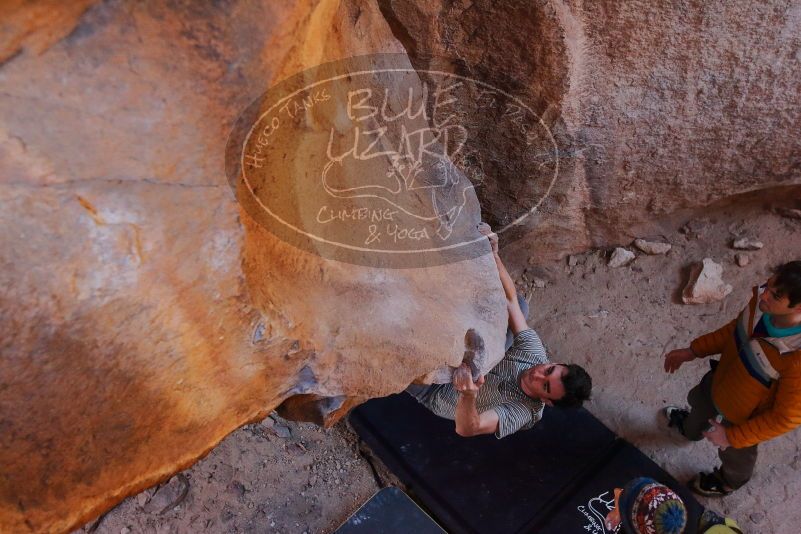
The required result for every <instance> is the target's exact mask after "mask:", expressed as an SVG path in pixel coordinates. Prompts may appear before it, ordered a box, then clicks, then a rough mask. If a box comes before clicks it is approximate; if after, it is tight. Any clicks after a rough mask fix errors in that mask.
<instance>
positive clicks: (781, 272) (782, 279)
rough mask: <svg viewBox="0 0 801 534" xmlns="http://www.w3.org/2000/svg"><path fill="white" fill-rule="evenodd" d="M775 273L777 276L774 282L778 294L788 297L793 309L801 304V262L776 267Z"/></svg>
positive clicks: (791, 262)
mask: <svg viewBox="0 0 801 534" xmlns="http://www.w3.org/2000/svg"><path fill="white" fill-rule="evenodd" d="M773 272H774V274H775V276H776V278H774V281H773V285H774V286H775V287H776V293H777V294H778V295H779V296H781V297H787V299H788V300H789V301H790V307H791V308H792V307H794V306H795V305H796V304H798V303H799V302H801V261H789V262H787V263H784V264H782V265H779V266H778V267H776V269H775V270H774V271H773Z"/></svg>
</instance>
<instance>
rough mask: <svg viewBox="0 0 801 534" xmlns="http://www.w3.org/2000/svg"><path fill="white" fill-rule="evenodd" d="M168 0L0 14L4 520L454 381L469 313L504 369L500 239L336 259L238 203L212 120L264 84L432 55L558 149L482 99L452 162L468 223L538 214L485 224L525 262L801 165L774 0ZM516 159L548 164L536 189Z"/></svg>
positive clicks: (94, 505)
mask: <svg viewBox="0 0 801 534" xmlns="http://www.w3.org/2000/svg"><path fill="white" fill-rule="evenodd" d="M163 4H164V5H161V4H159V3H148V5H141V4H140V3H130V4H122V3H112V2H105V3H96V4H95V3H92V2H40V3H37V4H35V5H32V4H29V3H22V2H6V3H5V4H4V5H3V7H2V8H0V15H1V16H2V19H3V22H4V24H3V25H2V29H0V90H1V93H0V95H1V96H0V206H1V207H2V209H0V222H2V226H1V227H0V228H2V231H0V262H2V269H0V287H1V288H2V289H0V343H2V345H0V347H1V349H0V350H1V351H2V353H1V355H0V356H1V357H0V531H4V532H5V531H9V532H23V531H37V532H65V531H68V530H69V529H71V528H73V527H75V526H76V525H79V524H81V522H83V521H86V520H88V519H90V518H92V517H95V516H97V515H98V514H100V513H101V512H102V511H104V510H106V509H108V508H109V507H111V506H113V505H114V504H115V503H117V502H119V501H120V500H122V499H123V498H125V497H126V496H127V495H130V494H132V493H134V492H136V491H139V490H141V489H144V488H146V487H148V486H150V485H152V484H155V483H157V482H159V481H161V480H164V479H166V478H167V477H169V476H170V475H171V474H173V473H175V472H176V471H178V470H180V469H181V468H183V467H186V466H188V465H190V464H191V463H193V462H194V461H196V460H197V459H198V458H200V457H202V456H203V455H204V454H205V453H206V452H208V451H209V450H210V449H211V448H212V447H214V445H215V444H217V443H218V442H219V441H220V440H221V439H222V438H223V437H224V436H225V435H227V434H228V433H230V432H231V431H233V430H234V429H236V428H238V427H239V426H241V425H243V424H245V423H247V422H249V421H253V420H257V419H259V418H261V417H264V416H265V415H266V414H267V413H268V412H269V411H271V410H273V409H275V408H276V407H279V406H280V409H281V410H282V411H283V413H286V414H289V415H291V416H294V417H301V418H307V419H312V420H316V421H317V422H319V423H321V424H330V423H332V422H334V421H335V420H337V419H338V418H339V417H341V416H342V415H343V414H344V413H345V412H346V411H347V409H348V408H350V407H352V406H353V405H355V404H357V403H358V402H361V401H363V400H364V399H366V398H369V397H373V396H379V395H386V394H389V393H391V392H395V391H400V390H402V389H403V388H404V387H405V386H406V385H408V384H409V383H410V382H412V381H414V380H422V381H445V380H447V379H448V368H449V366H453V365H456V364H458V363H459V361H460V360H461V358H462V351H463V349H464V347H463V340H464V335H465V332H466V331H467V330H468V329H469V328H474V329H476V330H477V331H479V333H480V334H481V335H482V337H483V339H484V341H485V343H486V345H487V347H488V356H487V358H486V360H485V361H484V362H483V363H482V367H483V368H484V369H485V370H486V369H487V368H489V367H491V366H492V365H493V363H494V362H495V361H496V360H497V359H498V358H500V356H501V354H500V353H501V351H502V339H503V333H504V328H505V321H506V317H505V305H504V301H503V297H502V294H501V289H500V284H499V282H498V279H497V274H496V272H495V267H494V263H493V262H492V260H491V258H490V257H489V256H487V255H480V254H472V255H470V256H469V257H466V258H465V259H464V260H463V261H458V262H453V261H451V262H437V261H433V262H429V263H428V264H426V265H417V266H415V267H414V268H402V269H400V268H393V269H387V268H379V267H376V266H375V265H370V264H365V263H358V262H355V263H354V262H350V263H346V262H338V261H335V260H333V259H331V257H330V255H327V254H326V253H323V251H322V249H319V250H318V249H316V248H315V246H311V247H305V248H304V247H301V248H297V247H295V246H293V245H290V244H288V243H287V242H286V241H285V240H282V239H278V238H277V237H276V236H275V234H274V233H272V232H270V231H268V229H267V228H266V227H265V225H264V224H263V221H260V220H258V214H256V215H255V218H254V212H253V211H252V210H250V209H249V208H248V206H247V205H246V204H245V205H243V204H240V202H238V201H237V200H238V199H239V200H240V201H241V200H242V199H243V198H250V197H242V183H241V182H239V181H237V180H235V181H234V183H235V185H236V186H237V188H238V189H237V191H238V192H239V196H237V194H235V192H234V190H232V188H231V187H230V184H229V179H228V177H227V176H226V160H225V156H226V142H227V140H228V135H229V132H231V131H232V129H233V127H234V125H235V124H236V121H237V117H238V116H239V115H240V113H241V112H242V111H243V110H245V109H247V108H248V106H249V105H250V104H251V103H252V102H253V101H254V99H256V98H257V97H259V95H261V94H262V93H264V91H265V90H266V89H267V88H268V87H270V86H271V85H273V84H274V83H275V82H277V81H279V80H283V79H286V78H288V77H290V76H292V75H294V74H296V73H299V72H303V71H305V70H306V69H309V68H311V67H314V66H316V65H319V64H322V63H325V62H328V61H335V60H340V59H342V58H346V57H349V56H354V55H363V54H374V53H378V52H381V53H396V54H397V53H399V54H407V53H408V54H409V56H410V60H409V62H408V66H409V67H412V66H414V67H415V68H417V69H419V71H420V72H421V74H420V80H422V81H425V80H428V78H429V75H428V74H424V73H423V71H426V70H429V71H430V70H433V69H434V67H436V68H437V69H441V70H444V71H446V72H448V73H450V74H456V75H461V76H464V77H465V78H470V79H475V80H483V81H485V82H487V83H488V84H491V85H492V86H493V87H496V88H499V89H502V90H503V91H506V92H508V93H509V94H510V95H513V96H515V97H519V98H521V99H522V100H523V101H525V102H526V103H527V104H528V105H530V106H531V109H533V111H534V114H535V115H536V116H538V117H540V119H539V120H541V123H539V122H537V120H526V121H524V122H525V125H530V124H535V123H536V124H541V125H542V126H544V127H545V128H546V129H547V130H548V131H549V132H551V133H552V135H553V143H554V146H553V147H551V145H548V143H544V144H542V143H540V144H537V143H539V141H538V142H537V143H534V144H532V137H531V136H529V135H526V133H531V132H532V130H531V129H529V130H527V132H524V131H523V130H514V129H513V128H505V127H501V126H500V124H501V120H500V119H504V120H507V119H508V120H512V119H509V117H508V116H506V115H505V113H506V111H508V109H507V110H506V111H504V110H501V111H498V110H495V112H497V113H498V114H495V115H493V113H495V112H493V111H492V110H491V109H489V107H491V105H490V104H487V106H488V108H487V109H488V111H487V113H486V114H485V118H484V119H483V121H482V120H473V121H472V123H471V124H472V127H474V129H473V130H471V131H474V132H483V133H481V135H480V136H479V138H478V140H477V142H475V143H474V144H473V145H470V146H469V148H470V149H471V150H473V152H471V153H470V154H471V157H470V158H469V162H470V164H471V165H472V166H473V167H474V168H480V169H482V171H483V173H484V175H485V176H487V177H488V179H487V180H485V181H484V182H482V183H481V184H480V185H478V186H477V187H476V188H475V192H471V193H468V197H466V198H465V205H466V206H473V208H474V209H472V210H467V211H466V212H465V213H466V215H465V217H467V219H465V220H466V221H467V222H469V223H470V224H472V223H475V222H477V221H478V220H479V219H480V218H483V219H485V220H490V221H491V222H493V223H494V225H496V226H504V225H509V224H510V223H511V222H513V221H514V220H516V218H517V216H518V215H519V214H520V213H523V212H525V211H526V210H530V209H532V207H533V206H535V207H537V208H538V210H537V212H536V213H535V215H534V216H532V217H530V218H528V219H526V220H525V221H524V222H522V223H521V224H517V225H513V226H510V229H509V233H507V234H505V235H502V242H503V241H504V240H507V241H511V240H510V237H514V238H519V239H518V240H517V241H515V242H514V243H513V244H512V246H511V250H514V251H516V252H523V251H528V250H530V251H532V252H534V251H536V252H535V253H536V254H537V257H538V258H542V259H547V258H554V257H558V256H559V255H561V254H564V253H567V252H569V251H574V250H578V249H581V248H583V247H586V246H589V245H592V244H609V243H614V242H616V241H618V240H621V239H625V238H626V237H627V235H628V233H629V231H630V229H631V228H632V227H634V226H636V225H642V224H644V223H647V222H648V221H649V219H650V218H652V217H653V216H654V215H658V214H664V213H670V212H672V211H675V210H678V209H684V208H692V207H697V206H702V205H704V204H705V203H707V202H710V201H712V200H715V199H719V198H723V197H725V196H727V195H731V194H735V193H741V192H744V191H749V190H752V189H757V188H768V187H773V186H779V185H790V184H793V183H798V174H797V172H796V171H797V161H794V160H793V156H792V155H793V154H796V153H798V149H799V145H798V143H799V138H798V136H797V135H787V133H788V132H796V131H797V130H798V127H799V111H798V106H796V105H795V102H796V101H797V97H798V86H797V80H798V72H797V70H798V69H797V68H796V67H797V64H798V61H797V59H798V58H797V55H798V54H797V50H798V48H799V45H800V43H799V42H798V37H797V35H796V34H795V33H793V32H783V31H780V30H782V29H783V28H785V26H786V27H787V28H790V27H792V25H793V24H794V22H793V20H794V19H792V17H791V16H789V15H788V16H787V17H784V15H782V13H781V12H780V10H774V11H771V9H770V5H768V4H766V7H764V8H759V9H758V10H757V11H758V12H757V11H753V12H752V11H748V13H746V9H745V7H737V6H729V7H719V8H713V7H708V8H707V7H698V8H694V9H696V10H697V12H693V13H689V14H688V13H685V12H684V11H680V10H679V8H671V7H661V8H659V7H652V6H651V5H650V4H649V3H646V2H638V1H634V2H628V3H624V4H625V5H623V4H620V3H619V2H596V3H593V4H591V5H590V4H586V5H582V4H580V3H575V2H562V1H553V2H546V3H540V4H537V5H535V6H530V7H527V8H526V10H519V9H517V8H515V7H514V5H513V4H514V3H512V2H504V1H500V2H498V1H494V2H482V1H476V2H472V3H469V5H468V4H465V5H462V4H460V3H458V2H457V3H447V7H443V6H444V4H443V5H440V4H439V3H437V2H434V3H425V2H414V1H411V2H404V3H401V2H394V1H384V0H381V1H380V2H378V5H376V4H374V3H372V2H367V1H360V0H350V1H347V2H344V1H343V2H340V1H337V0H319V1H316V2H313V1H309V2H289V1H286V2H271V3H269V4H261V3H255V2H247V1H236V0H232V1H230V2H223V3H214V4H213V5H212V4H203V5H201V4H197V3H185V4H181V5H176V4H167V3H163ZM769 4H770V3H769ZM515 5H516V4H515ZM776 5H777V6H778V5H779V3H778V2H776ZM755 9H756V8H755ZM706 10H721V11H720V12H718V11H714V12H713V11H709V12H707V11H706ZM654 21H658V23H655V22H654ZM736 21H748V25H747V28H742V27H740V25H739V24H740V23H739V22H736ZM743 24H745V23H743ZM796 33H797V32H796ZM754 43H759V45H758V46H757V45H755V44H754ZM757 50H758V51H760V52H759V53H757V52H756V51H757ZM760 54H761V55H760ZM431 55H441V56H445V57H446V58H448V57H450V58H454V57H455V58H459V59H458V60H446V61H445V62H444V63H443V62H434V61H433V60H431V58H430V56H431ZM401 57H402V56H401ZM788 65H789V66H788ZM793 69H795V70H794V71H793ZM475 96H476V98H480V97H481V94H480V93H477V94H476V95H475ZM499 117H500V119H499ZM306 119H307V122H308V124H307V126H309V127H310V128H314V127H319V126H320V125H321V124H323V123H322V120H321V119H320V117H315V116H314V115H313V114H310V115H308V117H306ZM512 122H515V121H512ZM336 124H340V123H336ZM515 124H518V123H517V122H515ZM519 125H520V124H518V126H519ZM324 126H326V127H329V126H330V124H325V125H324ZM234 130H235V129H234ZM320 131H323V130H322V129H321V130H320ZM437 142H439V143H440V144H445V145H447V144H448V143H447V142H446V141H443V140H442V139H439V140H437ZM548 142H550V141H548ZM432 146H434V145H432ZM532 147H533V149H532ZM290 148H291V147H290ZM306 148H308V147H306ZM292 150H295V149H292ZM301 153H304V154H305V152H302V151H301V150H300V149H298V151H297V152H292V151H290V153H289V154H290V156H297V155H298V154H301ZM309 153H314V151H311V152H309ZM721 155H723V156H724V157H721ZM294 161H301V159H300V158H299V157H295V159H294ZM532 166H539V167H540V168H541V169H542V172H543V173H545V171H547V172H548V173H550V172H553V171H554V170H555V169H557V168H558V173H556V174H555V175H557V178H556V179H555V181H554V182H550V181H549V182H547V183H548V186H547V187H546V188H543V186H542V185H541V183H540V176H538V175H537V174H536V173H532V172H529V169H530V168H531V167H532ZM344 168H345V167H343V169H344ZM353 168H355V167H353ZM304 170H306V168H305V167H304V166H303V165H301V166H300V167H298V171H299V172H300V173H301V174H302V171H304ZM396 170H399V169H396ZM461 170H462V171H465V172H467V171H466V169H461ZM406 171H408V169H406V170H405V171H404V172H406ZM354 174H355V173H354V172H343V173H340V174H339V175H337V176H336V179H337V180H339V182H336V183H335V185H336V184H339V185H340V186H341V185H342V184H343V183H346V184H350V185H352V183H351V181H350V180H352V179H353V178H354ZM298 176H300V174H298ZM408 176H409V175H408V174H403V179H404V180H406V178H408ZM432 176H434V178H436V176H439V175H436V176H435V175H428V176H427V178H426V179H427V180H432V179H434V178H432ZM343 180H344V182H343ZM461 180H463V176H461V175H459V176H457V178H456V179H454V182H453V183H463V182H462V181H461ZM405 184H406V186H407V188H408V189H410V190H411V189H413V188H411V187H409V184H410V182H408V181H407V182H405ZM333 189H336V187H334V188H333ZM340 189H344V188H340ZM340 189H337V190H340ZM545 193H547V195H546V194H545ZM418 194H419V193H413V194H412V196H411V197H410V198H411V199H412V201H417V200H419V201H420V203H419V204H420V206H423V207H425V208H427V209H428V208H431V207H432V206H434V207H436V206H439V204H438V203H441V202H440V201H441V198H439V197H437V196H436V195H435V196H433V197H426V198H425V202H427V203H425V202H423V197H422V196H414V195H418ZM538 198H541V199H544V202H543V203H542V204H539V203H536V202H533V199H538ZM478 201H480V203H481V213H479V212H478V211H477V209H476V207H477V206H478ZM537 202H539V201H537ZM521 210H522V211H521ZM410 211H413V210H410ZM437 213H438V214H439V215H442V213H446V214H448V213H450V212H449V211H448V210H447V209H446V210H444V211H438V212H437ZM418 215H419V214H418ZM299 216H300V218H301V219H303V218H304V217H307V216H308V214H304V213H301V214H300V215H299ZM439 222H440V223H441V222H442V221H441V220H440V221H439ZM465 224H467V223H465ZM465 228H467V226H465ZM448 229H450V227H448ZM464 231H467V230H464ZM457 233H458V232H457ZM484 252H486V250H485V251H484ZM435 254H437V253H435ZM528 255H530V254H526V256H528Z"/></svg>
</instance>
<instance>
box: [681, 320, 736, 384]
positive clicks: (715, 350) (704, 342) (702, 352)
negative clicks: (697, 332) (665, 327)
mask: <svg viewBox="0 0 801 534" xmlns="http://www.w3.org/2000/svg"><path fill="white" fill-rule="evenodd" d="M735 328H737V318H736V317H735V318H734V320H733V321H731V322H729V323H728V324H725V325H723V326H722V327H721V328H718V329H717V330H715V331H714V332H710V333H708V334H704V335H703V336H701V337H698V338H696V339H694V340H693V342H692V343H690V346H689V347H687V348H686V349H676V350H672V351H670V352H668V353H667V354H666V355H665V372H667V373H673V372H675V371H676V370H677V369H678V368H679V367H681V365H682V364H683V363H686V362H689V361H692V360H695V359H696V358H705V357H707V356H711V355H713V354H720V353H721V352H723V347H724V346H725V345H726V341H728V340H729V339H730V338H731V336H732V335H733V334H734V329H735Z"/></svg>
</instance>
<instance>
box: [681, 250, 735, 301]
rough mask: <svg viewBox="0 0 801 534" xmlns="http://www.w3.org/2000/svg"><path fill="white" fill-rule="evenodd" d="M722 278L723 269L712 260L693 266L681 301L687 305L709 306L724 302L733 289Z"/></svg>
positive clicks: (708, 259) (706, 259)
mask: <svg viewBox="0 0 801 534" xmlns="http://www.w3.org/2000/svg"><path fill="white" fill-rule="evenodd" d="M722 276H723V267H722V266H721V265H720V264H717V263H715V262H714V261H712V259H711V258H704V261H703V262H700V263H696V264H694V265H693V266H692V270H691V271H690V279H689V281H688V282H687V286H685V288H684V291H682V294H681V300H682V301H683V302H684V303H685V304H708V303H710V302H716V301H718V300H723V299H724V298H726V296H727V295H728V294H729V293H731V292H732V290H733V288H732V286H730V285H729V284H727V283H726V282H724V281H723V277H722Z"/></svg>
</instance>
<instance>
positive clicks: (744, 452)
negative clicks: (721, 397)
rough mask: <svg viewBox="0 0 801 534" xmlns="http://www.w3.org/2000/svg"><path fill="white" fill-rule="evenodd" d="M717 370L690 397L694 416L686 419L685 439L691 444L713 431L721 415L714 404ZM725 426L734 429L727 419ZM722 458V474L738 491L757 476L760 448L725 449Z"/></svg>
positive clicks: (690, 393) (705, 376)
mask: <svg viewBox="0 0 801 534" xmlns="http://www.w3.org/2000/svg"><path fill="white" fill-rule="evenodd" d="M714 373H715V371H714V369H713V370H711V371H709V372H708V373H706V374H705V375H704V377H703V378H702V379H701V382H699V383H698V385H697V386H695V387H694V388H692V389H691V390H690V392H689V393H688V394H687V402H689V403H690V415H689V416H687V418H686V419H685V420H684V424H683V427H684V428H683V432H682V433H683V434H684V437H686V438H687V439H689V440H691V441H699V440H701V439H703V437H704V436H703V435H702V432H704V431H705V430H706V429H707V428H709V420H710V419H714V418H715V416H717V415H718V410H717V408H715V403H714V402H713V401H712V376H713V375H714ZM723 425H724V426H731V423H729V422H728V421H726V420H725V419H724V421H723ZM718 456H719V457H720V469H719V472H720V475H721V477H722V478H723V481H724V482H725V483H726V485H728V486H730V487H731V488H733V489H737V488H739V487H740V486H742V485H744V484H745V483H746V482H748V480H749V479H750V478H751V475H753V474H754V465H755V464H756V459H757V446H756V445H752V446H751V447H744V448H742V449H735V448H734V447H728V448H726V449H725V450H718Z"/></svg>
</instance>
